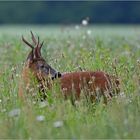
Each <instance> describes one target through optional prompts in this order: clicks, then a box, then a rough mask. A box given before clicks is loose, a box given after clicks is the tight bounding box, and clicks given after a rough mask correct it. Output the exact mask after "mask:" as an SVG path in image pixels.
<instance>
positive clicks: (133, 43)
mask: <svg viewBox="0 0 140 140" xmlns="http://www.w3.org/2000/svg"><path fill="white" fill-rule="evenodd" d="M30 30H32V31H33V32H34V33H35V34H36V35H38V36H39V37H40V39H41V40H42V41H43V40H44V46H43V48H42V54H43V56H44V58H45V59H46V61H47V62H48V64H50V65H51V66H52V67H53V68H55V69H57V70H59V71H60V72H66V71H78V70H80V69H79V67H80V68H82V69H84V70H94V71H95V70H104V71H106V72H108V73H110V74H115V75H116V74H117V75H118V76H119V78H120V80H121V91H120V95H119V96H118V97H114V98H113V99H112V101H111V102H109V104H108V105H107V106H104V105H103V103H102V102H99V103H95V104H92V103H89V102H86V100H85V99H84V98H82V99H81V101H80V102H77V104H76V107H74V106H73V105H72V104H71V102H70V101H69V100H67V101H64V100H62V99H59V98H56V96H55V94H57V95H59V94H61V93H60V92H58V90H57V87H55V88H56V90H53V92H51V91H49V94H50V96H49V98H48V100H47V101H44V102H39V101H36V100H34V99H32V98H29V99H28V100H27V101H26V102H24V103H23V102H22V101H21V100H19V98H18V86H19V81H20V77H21V71H22V67H23V63H24V61H25V60H26V57H27V55H28V53H29V52H30V48H29V47H26V45H25V44H24V43H23V42H22V41H21V35H24V36H25V38H26V39H28V40H30V41H31V39H30ZM25 94H26V93H25ZM53 94H54V95H53ZM139 131H140V27H139V26H133V25H131V26H91V27H82V26H76V27H75V26H70V27H67V26H1V27H0V138H1V139H2V138H10V139H14V138H17V139H19V138H21V139H23V138H24V139H35V138H36V139H39V138H48V139H55V138H63V139H93V138H94V139H95V138H96V139H97V138H106V139H109V138H112V139H115V138H119V139H120V138H127V139H128V138H132V139H134V138H138V139H139V138H140V132H139Z"/></svg>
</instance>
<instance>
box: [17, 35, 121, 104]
mask: <svg viewBox="0 0 140 140" xmlns="http://www.w3.org/2000/svg"><path fill="white" fill-rule="evenodd" d="M31 34H32V33H31ZM32 38H33V39H32V40H33V41H34V43H35V44H37V45H36V47H33V46H32V45H31V44H30V43H28V42H27V41H26V40H25V39H24V38H23V41H24V42H25V43H26V44H27V45H28V46H30V47H31V48H32V51H31V52H30V53H29V55H28V58H27V61H26V65H25V67H24V69H23V74H22V77H23V80H24V83H25V87H26V89H27V88H30V87H29V86H31V78H30V75H29V74H30V73H32V75H33V76H34V77H35V78H36V79H37V81H38V83H39V85H40V86H39V88H40V91H42V94H44V92H46V87H47V88H48V89H51V88H52V82H53V81H55V78H58V77H59V80H58V81H59V84H60V87H61V91H62V93H63V95H64V97H65V98H66V99H67V98H69V97H70V98H71V97H73V99H75V100H79V99H80V97H81V92H82V91H83V93H84V94H85V96H89V97H90V99H91V101H95V100H96V99H97V98H98V97H99V98H100V97H101V96H103V97H104V102H105V103H107V100H108V99H109V100H110V99H111V98H112V96H113V95H114V93H118V92H119V84H120V83H119V80H118V78H116V77H114V76H111V75H109V74H107V73H105V72H103V71H96V72H94V71H84V72H82V71H80V72H71V73H63V74H60V73H59V72H57V71H56V70H54V69H53V68H52V67H51V66H49V65H48V64H47V63H46V61H45V60H44V59H43V58H42V56H41V51H40V49H41V47H42V44H43V43H42V44H40V43H39V38H38V42H37V41H36V40H35V37H34V36H33V34H32ZM42 66H43V67H42ZM50 79H52V80H50ZM22 86H23V83H22ZM19 95H20V96H22V95H23V92H22V91H21V90H19ZM44 98H45V96H44Z"/></svg>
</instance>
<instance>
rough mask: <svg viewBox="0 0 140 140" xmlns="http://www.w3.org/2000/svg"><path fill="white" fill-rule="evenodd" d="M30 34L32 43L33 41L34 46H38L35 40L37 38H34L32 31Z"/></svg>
mask: <svg viewBox="0 0 140 140" xmlns="http://www.w3.org/2000/svg"><path fill="white" fill-rule="evenodd" d="M30 32H31V36H32V41H33V43H34V45H36V44H37V41H36V39H35V36H34V34H33V32H32V31H30Z"/></svg>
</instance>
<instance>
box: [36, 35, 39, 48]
mask: <svg viewBox="0 0 140 140" xmlns="http://www.w3.org/2000/svg"><path fill="white" fill-rule="evenodd" d="M36 47H37V48H39V36H38V37H37V46H36Z"/></svg>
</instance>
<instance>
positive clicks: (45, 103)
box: [39, 101, 48, 108]
mask: <svg viewBox="0 0 140 140" xmlns="http://www.w3.org/2000/svg"><path fill="white" fill-rule="evenodd" d="M47 105H48V103H47V102H46V101H44V102H40V103H39V108H44V107H46V106H47Z"/></svg>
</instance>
